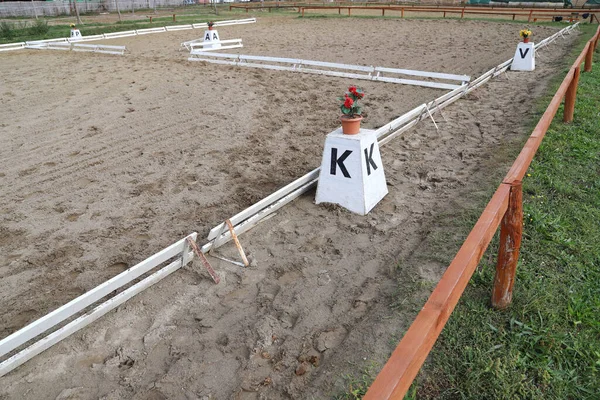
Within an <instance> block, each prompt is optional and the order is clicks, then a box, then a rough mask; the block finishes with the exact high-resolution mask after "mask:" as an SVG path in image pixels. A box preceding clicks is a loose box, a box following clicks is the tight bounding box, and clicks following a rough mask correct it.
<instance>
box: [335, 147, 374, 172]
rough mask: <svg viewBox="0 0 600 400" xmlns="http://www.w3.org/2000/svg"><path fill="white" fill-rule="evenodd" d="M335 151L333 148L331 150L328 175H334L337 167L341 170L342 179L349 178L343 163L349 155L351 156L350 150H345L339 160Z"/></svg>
mask: <svg viewBox="0 0 600 400" xmlns="http://www.w3.org/2000/svg"><path fill="white" fill-rule="evenodd" d="M337 151H338V149H336V148H335V147H332V148H331V166H330V168H329V173H330V174H331V175H335V174H336V171H337V167H338V166H339V167H340V169H341V170H342V174H344V178H350V174H349V173H348V170H347V169H346V166H345V165H344V161H345V160H346V158H348V156H349V155H350V154H352V150H346V151H345V152H344V154H342V156H341V157H340V158H337ZM366 151H367V149H365V152H366Z"/></svg>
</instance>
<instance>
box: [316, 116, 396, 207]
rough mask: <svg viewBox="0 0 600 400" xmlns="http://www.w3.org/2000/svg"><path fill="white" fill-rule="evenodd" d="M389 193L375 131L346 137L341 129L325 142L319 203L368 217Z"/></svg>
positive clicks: (365, 130)
mask: <svg viewBox="0 0 600 400" xmlns="http://www.w3.org/2000/svg"><path fill="white" fill-rule="evenodd" d="M387 193H388V190H387V185H386V182H385V173H384V172H383V164H382V162H381V155H380V154H379V145H378V143H377V136H376V135H375V131H373V130H370V129H361V130H360V132H359V133H358V134H356V135H344V134H343V133H342V129H341V128H339V129H337V130H335V131H333V132H331V133H330V134H329V135H327V138H326V139H325V148H324V150H323V161H322V162H321V173H320V175H319V183H318V186H317V198H316V203H317V204H319V203H325V202H327V203H335V204H339V205H340V206H342V207H344V208H347V209H348V210H350V211H352V212H355V213H357V214H360V215H366V214H367V213H368V212H369V211H371V210H372V209H373V207H375V205H377V203H379V201H380V200H381V199H383V197H384V196H385V195H386V194H387Z"/></svg>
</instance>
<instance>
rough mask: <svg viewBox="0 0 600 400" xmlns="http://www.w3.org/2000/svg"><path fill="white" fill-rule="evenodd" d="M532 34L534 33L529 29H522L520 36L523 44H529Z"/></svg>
mask: <svg viewBox="0 0 600 400" xmlns="http://www.w3.org/2000/svg"><path fill="white" fill-rule="evenodd" d="M532 34H533V33H532V32H531V30H529V29H521V30H520V31H519V36H521V37H522V38H523V43H529V36H531V35H532Z"/></svg>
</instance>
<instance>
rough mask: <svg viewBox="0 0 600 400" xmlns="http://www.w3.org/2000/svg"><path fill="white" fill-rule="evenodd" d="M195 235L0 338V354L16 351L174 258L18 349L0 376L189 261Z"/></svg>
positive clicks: (0, 372) (1, 369)
mask: <svg viewBox="0 0 600 400" xmlns="http://www.w3.org/2000/svg"><path fill="white" fill-rule="evenodd" d="M197 236H198V234H197V233H196V232H193V233H191V234H189V235H188V236H186V237H185V238H183V239H181V240H179V241H178V242H176V243H174V244H172V245H171V246H169V247H167V248H165V249H163V250H162V251H160V252H158V253H156V254H154V255H153V256H151V257H149V258H147V259H145V260H144V261H142V262H140V263H139V264H137V265H135V266H133V267H131V268H129V269H127V270H126V271H124V272H122V273H120V274H119V275H117V276H115V277H113V278H111V279H109V280H108V281H106V282H104V283H103V284H101V285H99V286H96V287H95V288H94V289H92V290H90V291H88V292H86V293H84V294H82V295H81V296H79V297H77V298H76V299H74V300H71V301H70V302H69V303H67V304H65V305H63V306H62V307H60V308H57V309H56V310H54V311H52V312H51V313H50V314H47V315H45V316H44V317H42V318H40V319H38V320H36V321H34V322H32V323H31V324H29V325H27V326H25V327H24V328H22V329H20V330H18V331H17V332H15V333H13V334H12V335H10V336H8V337H6V338H4V339H2V340H1V341H0V357H3V356H5V355H7V354H9V353H11V352H13V351H15V350H16V349H17V348H18V347H20V346H22V345H23V344H25V343H27V342H28V341H30V340H31V339H34V338H35V337H37V336H39V335H41V334H43V333H45V332H47V331H49V330H50V329H52V328H54V327H56V326H57V325H58V324H60V323H61V322H63V321H65V320H67V319H69V318H71V317H73V316H75V315H76V314H77V313H79V312H81V311H83V310H84V309H85V308H87V307H89V306H91V305H92V304H94V303H96V302H97V301H99V300H101V299H102V298H104V297H106V296H107V295H109V294H110V293H112V292H113V291H115V290H118V289H120V288H122V287H123V286H125V285H127V284H129V283H131V282H132V281H133V280H135V279H137V278H139V277H141V276H142V275H144V274H146V273H148V272H150V271H151V270H152V269H154V268H156V267H158V266H159V265H160V264H162V263H165V262H167V261H169V260H171V259H173V258H176V259H175V260H174V261H172V262H171V263H170V264H169V265H167V266H166V267H163V268H161V269H159V270H158V271H156V272H154V273H152V274H151V275H149V276H147V277H146V278H144V279H142V280H141V281H140V282H138V283H136V284H134V285H133V286H131V287H129V288H127V289H125V290H123V291H122V292H120V293H119V294H117V295H115V296H114V297H111V298H110V299H108V300H106V301H104V302H103V303H101V304H99V305H98V306H96V307H95V308H93V309H92V310H90V311H89V312H87V313H85V314H83V315H81V316H79V317H78V318H76V319H74V320H73V321H71V322H69V323H68V324H66V325H64V326H63V327H61V328H59V329H57V330H56V331H54V332H52V333H50V334H49V335H48V336H46V337H44V338H42V339H40V340H39V341H37V342H35V343H33V344H31V345H30V346H29V347H27V348H25V349H24V350H21V351H20V352H18V353H16V354H14V355H13V356H11V357H9V358H8V359H6V360H4V361H3V362H1V363H0V377H1V376H4V375H6V374H7V373H9V372H10V371H12V370H13V369H15V368H17V367H18V366H19V365H21V364H23V363H24V362H26V361H27V360H29V359H31V358H33V357H34V356H36V355H38V354H40V353H41V352H43V351H44V350H46V349H48V348H50V347H51V346H53V345H55V344H56V343H58V342H60V341H61V340H63V339H64V338H66V337H68V336H70V335H71V334H73V333H75V332H77V331H78V330H79V329H81V328H83V327H85V326H87V325H89V324H91V323H92V322H94V321H95V320H97V319H98V318H100V317H101V316H103V315H104V314H106V313H107V312H109V311H110V310H112V309H114V308H116V307H118V306H119V305H121V304H123V303H124V302H126V301H127V300H129V299H130V298H132V297H133V296H135V295H136V294H138V293H140V292H141V291H142V290H144V289H146V288H148V287H150V286H152V285H154V284H155V283H156V282H158V281H160V280H161V279H163V278H165V277H166V276H168V275H169V274H171V273H173V272H175V271H177V270H178V269H179V268H181V267H183V266H185V265H186V264H188V263H189V262H190V261H191V260H192V259H193V257H194V253H193V251H192V249H191V248H190V245H189V242H188V238H189V239H191V240H193V241H194V242H195V241H196V238H197Z"/></svg>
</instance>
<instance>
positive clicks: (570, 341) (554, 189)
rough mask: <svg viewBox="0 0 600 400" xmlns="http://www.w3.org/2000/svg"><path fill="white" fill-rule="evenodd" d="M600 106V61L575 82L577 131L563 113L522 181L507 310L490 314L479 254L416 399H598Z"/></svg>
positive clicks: (486, 264) (490, 265)
mask: <svg viewBox="0 0 600 400" xmlns="http://www.w3.org/2000/svg"><path fill="white" fill-rule="evenodd" d="M586 30H588V29H586ZM594 30H595V29H594ZM585 36H586V37H587V38H589V37H590V35H585ZM581 47H582V46H579V50H577V51H576V52H574V54H573V57H572V58H570V59H571V60H572V59H574V57H575V54H578V53H579V51H580V49H581ZM598 57H600V55H599V54H598V53H596V58H597V59H598ZM563 77H564V74H561V76H560V79H561V80H562V78H563ZM557 84H558V82H556V83H555V85H554V88H553V90H552V91H551V93H552V94H553V93H554V90H555V89H556V87H557ZM548 98H549V97H548V96H547V97H546V98H545V101H544V103H545V105H547V104H548V101H547V100H548ZM545 105H544V108H545ZM599 105H600V63H597V64H596V65H595V69H594V71H593V72H591V73H584V74H582V75H581V79H580V83H579V91H578V97H577V104H576V110H575V121H574V123H572V124H563V123H562V122H561V117H562V108H561V109H560V110H559V112H558V114H557V118H556V120H555V121H554V122H553V124H552V126H551V127H550V129H549V130H548V133H547V135H546V138H545V139H544V141H543V143H542V145H541V147H540V149H539V151H538V154H537V155H536V157H535V159H534V161H533V163H532V165H531V168H530V170H529V172H528V175H527V177H526V178H525V180H524V186H523V187H524V214H525V221H524V224H525V226H524V236H523V243H522V247H521V257H520V261H519V265H518V270H517V279H516V284H515V291H514V295H513V304H512V305H511V307H510V308H509V309H508V310H506V311H503V312H498V311H494V310H492V309H491V308H490V306H489V299H490V295H491V287H492V282H493V278H494V269H495V264H494V259H493V257H491V258H488V257H487V256H485V257H484V259H483V260H484V261H482V263H481V264H480V267H479V269H478V270H477V271H476V273H475V274H474V275H473V277H472V279H471V282H470V284H469V286H468V287H467V290H466V291H465V293H464V295H463V297H462V298H461V301H460V303H459V305H458V306H457V308H456V309H455V311H454V313H453V314H452V316H451V318H450V320H449V321H448V324H447V325H446V327H445V329H444V331H443V332H442V335H441V336H440V338H439V340H438V342H437V344H436V346H435V347H434V349H433V350H432V352H431V355H430V358H429V360H428V362H427V363H426V365H425V366H424V368H423V370H422V373H421V375H420V376H419V378H418V380H417V382H416V383H415V384H414V385H413V387H412V388H411V390H413V391H414V390H416V396H417V398H419V399H422V398H435V399H456V398H461V399H462V398H464V399H598V398H600V395H599V393H600V373H599V371H600V106H599ZM536 122H537V119H536ZM490 193H491V192H490ZM479 211H480V209H479ZM478 216H479V213H473V215H472V216H471V218H470V219H471V222H470V224H469V229H470V227H472V225H473V223H474V221H475V220H476V218H477V217H478ZM496 249H497V244H496V243H493V244H492V245H491V246H490V251H488V254H492V255H495V253H496ZM411 398H412V397H411Z"/></svg>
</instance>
